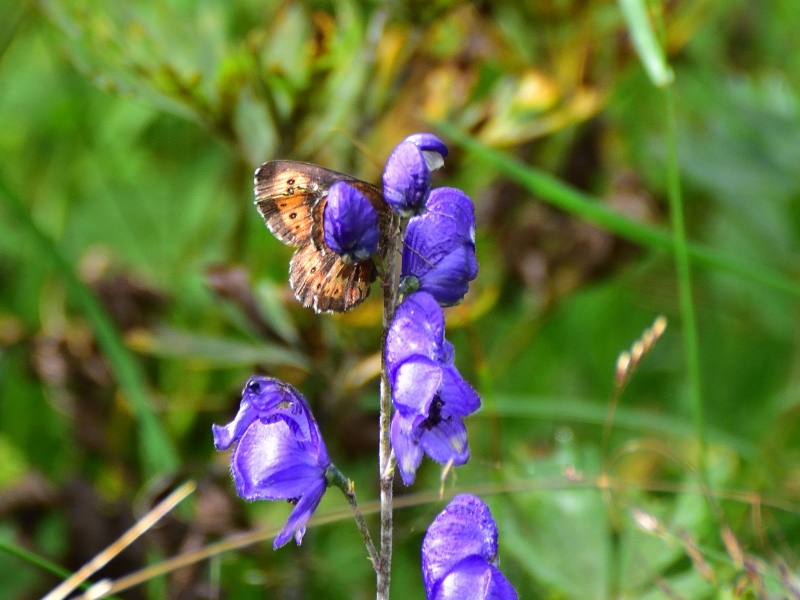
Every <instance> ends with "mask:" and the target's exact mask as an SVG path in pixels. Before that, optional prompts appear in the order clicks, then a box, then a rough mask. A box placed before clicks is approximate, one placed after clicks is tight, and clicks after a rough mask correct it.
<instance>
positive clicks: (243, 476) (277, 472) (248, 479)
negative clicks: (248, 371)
mask: <svg viewBox="0 0 800 600" xmlns="http://www.w3.org/2000/svg"><path fill="white" fill-rule="evenodd" d="M212 431H213V433H214V445H215V446H216V448H217V450H227V449H228V448H229V447H230V446H231V445H232V444H233V443H234V442H236V448H235V449H234V450H233V454H232V455H231V472H232V473H233V481H234V483H235V485H236V491H237V492H238V493H239V495H240V496H241V497H242V498H244V499H245V500H289V501H290V502H291V503H292V504H294V505H295V507H294V510H292V513H291V514H290V515H289V520H288V521H287V522H286V525H285V526H284V527H283V530H282V531H281V532H280V534H278V537H276V538H275V543H274V544H273V547H274V548H279V547H281V546H283V545H284V544H286V542H288V541H289V540H290V539H291V538H292V534H293V533H294V538H295V540H296V542H297V544H298V545H299V544H300V542H301V541H302V539H303V535H304V534H305V531H306V523H307V522H308V519H309V518H311V514H312V513H313V512H314V510H315V509H316V508H317V506H318V505H319V502H320V500H322V496H323V495H324V494H325V489H326V487H327V486H328V479H327V478H326V475H328V471H329V469H330V468H331V461H330V459H329V458H328V452H327V450H326V449H325V442H324V441H323V440H322V436H321V434H320V431H319V427H318V426H317V422H316V421H315V420H314V417H313V416H312V414H311V410H310V408H309V406H308V402H307V401H306V399H305V398H304V397H303V396H302V395H301V394H300V393H299V392H298V391H297V390H295V389H294V388H293V387H292V386H290V385H287V384H285V383H282V382H280V381H278V380H277V379H273V378H271V377H258V376H253V377H251V378H250V380H249V381H248V382H247V385H246V386H245V388H244V390H243V391H242V401H241V403H240V404H239V412H238V413H237V414H236V417H235V418H234V420H233V421H231V423H229V424H228V425H225V426H224V427H223V426H219V425H214V426H213V427H212Z"/></svg>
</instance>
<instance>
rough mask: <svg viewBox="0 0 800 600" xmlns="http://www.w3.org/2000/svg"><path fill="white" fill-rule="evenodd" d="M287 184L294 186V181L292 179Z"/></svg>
mask: <svg viewBox="0 0 800 600" xmlns="http://www.w3.org/2000/svg"><path fill="white" fill-rule="evenodd" d="M286 183H288V184H289V185H294V179H290V180H289V181H287V182H286Z"/></svg>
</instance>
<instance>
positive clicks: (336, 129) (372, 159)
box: [331, 127, 383, 171]
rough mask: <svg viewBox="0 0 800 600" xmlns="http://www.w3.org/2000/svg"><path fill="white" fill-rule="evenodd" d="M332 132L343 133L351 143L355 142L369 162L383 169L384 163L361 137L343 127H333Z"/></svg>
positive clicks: (357, 148) (355, 145) (354, 144)
mask: <svg viewBox="0 0 800 600" xmlns="http://www.w3.org/2000/svg"><path fill="white" fill-rule="evenodd" d="M331 133H340V134H342V135H343V136H344V137H346V138H347V139H348V140H349V141H350V143H351V144H353V146H354V147H355V148H356V150H358V151H359V152H360V153H361V154H362V155H363V156H364V158H366V159H367V160H368V161H369V162H371V163H372V164H373V165H374V166H375V167H376V168H377V169H378V170H380V171H383V164H382V163H381V162H380V161H378V160H377V159H376V158H375V156H374V153H373V152H372V150H371V149H370V148H369V146H367V145H366V144H365V143H364V142H362V141H361V140H360V139H358V138H356V137H353V135H352V134H351V133H350V132H349V131H346V130H345V129H342V128H341V127H334V128H333V129H331Z"/></svg>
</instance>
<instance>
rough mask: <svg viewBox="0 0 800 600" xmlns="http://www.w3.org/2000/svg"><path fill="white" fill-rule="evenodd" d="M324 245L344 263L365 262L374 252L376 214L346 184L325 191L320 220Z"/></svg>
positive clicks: (377, 233)
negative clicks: (323, 206)
mask: <svg viewBox="0 0 800 600" xmlns="http://www.w3.org/2000/svg"><path fill="white" fill-rule="evenodd" d="M322 220H323V230H324V233H325V243H326V244H327V245H328V247H329V248H330V249H331V250H333V251H334V252H335V253H336V254H338V255H339V256H341V257H342V260H344V262H346V263H356V262H361V261H362V260H367V259H368V258H369V257H371V256H372V255H373V254H375V252H376V251H377V250H378V240H379V238H380V228H379V226H378V213H377V211H376V210H375V209H374V208H373V206H372V204H370V201H369V200H367V197H366V196H364V194H362V193H361V192H359V191H358V190H357V189H356V188H354V187H353V186H352V185H350V184H349V183H347V182H346V181H339V182H337V183H334V184H333V185H332V186H331V188H330V190H328V202H327V204H326V205H325V211H324V214H323V217H322Z"/></svg>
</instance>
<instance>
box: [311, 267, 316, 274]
mask: <svg viewBox="0 0 800 600" xmlns="http://www.w3.org/2000/svg"><path fill="white" fill-rule="evenodd" d="M309 272H310V273H316V272H317V267H311V270H310V271H309Z"/></svg>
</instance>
